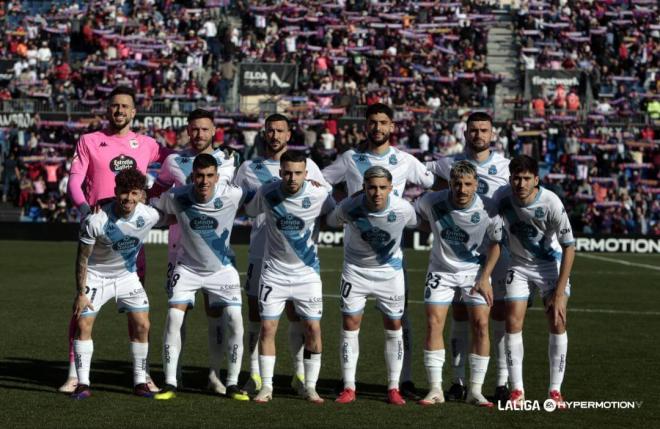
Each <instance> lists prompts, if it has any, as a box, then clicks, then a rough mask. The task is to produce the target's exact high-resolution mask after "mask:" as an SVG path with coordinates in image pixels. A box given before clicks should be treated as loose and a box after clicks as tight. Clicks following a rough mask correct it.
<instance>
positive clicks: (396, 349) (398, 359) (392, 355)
mask: <svg viewBox="0 0 660 429" xmlns="http://www.w3.org/2000/svg"><path fill="white" fill-rule="evenodd" d="M402 331H403V330H402V329H398V330H396V331H390V330H388V329H386V330H385V366H386V367H387V389H388V390H389V389H398V388H399V377H400V376H401V368H402V367H403V332H402Z"/></svg>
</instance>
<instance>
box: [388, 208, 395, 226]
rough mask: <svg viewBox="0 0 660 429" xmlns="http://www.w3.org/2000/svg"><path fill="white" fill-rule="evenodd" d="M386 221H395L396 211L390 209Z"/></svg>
mask: <svg viewBox="0 0 660 429" xmlns="http://www.w3.org/2000/svg"><path fill="white" fill-rule="evenodd" d="M387 221H388V222H389V223H393V222H396V213H394V212H393V211H391V212H390V213H389V214H388V215H387Z"/></svg>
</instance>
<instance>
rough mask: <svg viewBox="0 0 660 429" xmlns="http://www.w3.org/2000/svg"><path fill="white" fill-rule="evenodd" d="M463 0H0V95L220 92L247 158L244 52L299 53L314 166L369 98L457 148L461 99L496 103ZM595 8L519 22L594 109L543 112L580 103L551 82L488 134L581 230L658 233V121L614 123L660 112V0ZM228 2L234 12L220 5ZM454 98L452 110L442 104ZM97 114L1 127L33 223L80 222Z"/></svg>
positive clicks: (530, 59)
mask: <svg viewBox="0 0 660 429" xmlns="http://www.w3.org/2000/svg"><path fill="white" fill-rule="evenodd" d="M225 3H227V5H226V6H225ZM463 3H464V4H460V3H450V4H443V5H441V7H437V8H432V7H430V5H431V3H423V2H422V3H413V2H410V1H397V2H390V3H376V2H361V1H352V2H351V1H348V2H340V3H337V4H331V3H322V4H307V3H306V2H301V1H289V2H286V3H278V4H274V5H263V4H262V3H258V4H259V5H257V2H244V1H241V2H215V3H213V4H211V2H206V7H203V5H202V4H201V3H199V2H194V1H189V2H176V3H175V2H170V1H155V2H120V1H109V2H104V3H103V6H102V7H101V6H99V7H93V8H92V7H91V6H86V5H85V4H84V3H82V2H74V3H70V2H57V1H56V2H54V3H53V6H51V5H50V3H46V2H29V1H26V2H1V4H0V11H1V12H0V13H2V15H3V16H2V17H0V18H1V19H2V20H3V23H4V24H5V28H6V29H7V31H5V33H4V34H3V35H2V37H1V38H0V62H2V64H3V65H5V66H7V65H9V74H10V79H9V83H8V85H6V86H4V85H3V89H2V90H0V99H2V100H11V99H15V98H21V99H24V98H28V97H31V98H35V99H38V98H41V99H44V100H47V101H48V103H50V104H51V105H52V106H53V107H54V108H57V106H58V105H60V104H61V103H64V102H70V101H75V102H78V103H81V104H82V105H84V106H86V108H88V109H91V111H92V112H93V113H101V112H102V111H103V105H102V102H103V99H104V96H105V95H106V94H107V93H108V92H109V91H110V90H112V88H113V87H115V86H116V85H120V84H128V85H130V86H133V87H134V88H136V90H137V92H138V99H139V100H140V105H139V106H138V110H139V111H149V110H150V109H153V108H154V104H153V103H154V102H158V103H160V102H162V103H163V104H164V105H166V106H167V112H168V113H172V112H173V113H176V112H177V111H180V112H182V113H184V112H186V111H188V110H189V109H191V108H192V107H193V106H195V105H196V104H199V103H202V104H207V103H210V105H215V106H220V107H218V109H217V117H216V123H217V125H218V131H217V133H216V137H215V139H216V142H217V143H218V144H224V145H225V146H228V147H232V148H234V149H236V150H239V151H240V152H241V154H242V156H243V158H244V159H245V158H247V159H249V158H252V157H254V156H256V155H259V154H260V151H261V149H260V145H261V139H262V137H261V135H260V133H259V129H260V128H261V127H262V123H261V121H262V119H260V118H259V117H254V116H248V117H245V116H239V115H236V114H233V113H231V112H223V110H224V107H222V106H223V104H222V102H224V101H226V100H227V99H228V98H230V93H231V90H232V84H233V81H234V76H235V74H236V72H237V64H238V63H240V62H291V61H296V62H298V63H299V64H300V68H299V70H300V73H299V76H298V82H299V85H298V88H297V90H296V92H294V93H293V94H291V96H290V97H288V98H289V100H290V101H291V102H292V104H291V106H292V108H291V109H290V110H289V112H288V113H289V114H290V115H291V116H293V117H294V119H295V120H294V123H295V127H296V128H295V131H294V133H293V136H292V142H291V143H292V145H293V146H301V147H303V146H304V147H306V148H307V149H308V150H309V151H310V153H311V156H312V157H313V159H314V160H315V161H316V162H317V163H318V164H319V166H321V167H323V166H326V165H328V164H329V163H330V162H331V161H332V160H333V159H334V158H335V157H336V155H337V154H338V153H341V152H343V151H345V150H347V149H348V148H351V147H355V146H357V145H358V144H359V143H360V142H361V141H363V140H364V137H365V136H364V132H363V130H362V127H361V124H360V123H359V121H351V120H347V119H346V118H345V116H346V114H347V113H349V111H351V110H352V109H353V108H354V106H356V105H357V106H359V105H369V104H373V103H376V102H385V103H387V104H390V105H392V106H393V107H395V110H396V112H397V116H396V122H397V130H396V132H395V134H394V135H393V141H392V142H393V144H395V145H396V146H398V147H400V148H403V149H405V150H407V151H410V152H411V153H413V154H414V155H415V156H417V157H418V158H420V159H422V160H430V159H432V158H434V157H439V156H445V155H451V154H456V153H460V152H461V151H462V150H463V148H464V144H465V137H464V131H465V127H466V124H465V119H466V117H467V115H466V114H463V112H465V113H467V112H469V111H470V109H475V108H480V109H484V108H485V109H490V108H492V102H493V96H494V91H495V88H496V82H497V80H498V77H497V76H494V75H493V74H492V73H491V72H490V71H489V69H488V64H487V63H486V61H485V58H486V40H487V26H488V24H489V23H490V22H491V20H492V15H490V14H489V11H490V6H489V5H488V3H487V2H463ZM90 5H91V4H90ZM594 5H595V6H594V7H593V8H590V7H584V3H583V2H574V3H567V2H564V1H549V2H522V3H521V8H520V10H519V11H518V12H517V14H518V19H517V21H516V29H517V31H518V34H519V40H520V42H521V59H522V65H523V66H524V68H526V69H553V70H557V69H565V70H572V69H580V70H584V71H586V72H587V73H589V74H590V76H591V82H592V90H593V93H594V95H595V102H594V103H593V105H594V106H595V107H594V109H593V111H592V112H589V113H591V114H590V115H589V116H588V118H587V121H586V122H577V121H575V120H572V119H571V118H570V117H568V118H565V119H562V118H557V117H554V118H552V119H551V118H549V117H548V116H545V113H546V110H548V111H553V113H554V111H555V110H565V109H568V110H571V108H570V107H569V106H573V104H570V103H569V101H570V94H571V93H577V91H573V90H574V89H575V88H565V89H560V90H557V89H553V91H552V92H550V93H547V94H545V95H544V97H543V98H542V100H541V101H540V102H538V101H537V100H534V101H533V102H532V105H533V109H534V112H535V113H536V116H535V117H531V118H520V119H517V120H516V121H509V122H507V123H506V124H503V125H502V126H501V127H499V128H498V133H497V136H496V140H495V141H494V142H493V145H494V148H495V149H496V150H498V151H500V152H503V153H505V154H507V155H514V154H518V153H534V154H535V155H537V156H538V157H539V158H542V160H543V161H545V163H546V165H548V168H547V173H548V174H546V176H545V179H544V180H545V183H546V186H549V187H551V188H552V189H553V190H555V191H556V192H558V193H559V194H560V195H562V196H564V201H565V202H566V205H567V209H568V210H569V211H570V213H571V220H572V222H573V224H574V225H575V228H576V230H578V231H581V232H584V233H622V234H633V233H641V234H656V235H657V234H660V222H659V218H660V205H659V203H658V200H657V193H658V189H660V188H659V187H658V184H657V180H658V165H659V163H660V159H659V156H658V150H657V141H658V138H659V137H658V134H659V133H660V130H659V128H658V126H657V122H656V125H653V122H651V125H646V126H645V125H641V126H639V125H634V123H635V121H632V123H633V125H623V126H612V125H608V124H609V118H610V117H612V116H614V115H616V116H618V117H620V116H622V115H623V116H626V115H628V116H630V117H632V116H634V114H635V113H636V112H646V113H648V115H649V118H650V119H657V118H658V115H660V112H659V111H658V109H659V108H660V99H659V96H658V95H657V94H658V81H659V79H658V76H657V73H656V70H657V69H658V65H659V63H658V59H659V56H660V55H659V52H660V49H658V44H659V43H660V38H659V34H658V31H660V28H658V25H657V20H658V14H657V5H656V4H654V2H652V1H651V2H648V1H646V0H636V1H633V2H632V3H630V4H628V3H627V2H608V3H604V2H596V3H594ZM223 8H229V9H231V10H232V13H234V14H235V15H237V16H239V17H240V23H241V24H240V25H239V26H234V25H233V24H232V22H233V21H231V20H228V19H225V18H224V16H223V15H222V14H221V13H220V12H221V11H222V10H223ZM412 17H414V19H412ZM163 40H164V41H163ZM3 76H4V75H3ZM535 101H536V105H534V102H535ZM585 101H586V100H580V102H581V103H585ZM581 107H583V106H581ZM459 108H462V109H463V110H458V111H459V112H460V113H461V115H457V116H455V117H453V118H449V119H447V118H443V119H438V117H437V115H436V113H440V112H444V111H448V110H453V109H459ZM355 116H359V115H355ZM543 116H545V118H543ZM100 126H101V117H100V116H97V117H96V118H94V119H90V120H87V121H78V122H70V123H66V122H56V121H40V120H39V118H38V115H37V116H35V121H34V124H33V125H32V126H31V127H29V128H26V129H17V128H16V127H14V126H9V127H7V128H1V129H0V141H1V142H2V145H3V176H2V178H3V180H2V184H3V189H2V192H3V199H5V200H7V199H9V200H12V201H14V202H15V203H16V204H17V205H18V206H19V207H21V208H22V215H23V219H24V220H34V221H58V222H59V221H74V220H75V219H76V217H77V212H76V210H75V209H74V208H72V206H71V205H70V204H68V203H67V201H66V199H65V192H63V191H62V190H63V189H66V180H67V176H68V173H67V171H68V168H69V166H70V164H71V157H72V155H73V153H72V152H73V147H74V145H75V143H76V141H77V139H78V137H79V136H80V135H81V134H82V133H84V132H87V131H89V130H92V129H98V128H99V127H100ZM136 131H138V132H140V133H144V134H147V135H151V136H153V137H154V138H156V140H157V141H158V142H159V143H160V144H161V145H164V146H168V147H170V148H172V149H176V148H182V147H185V146H186V145H187V144H188V141H187V136H186V133H185V131H184V130H183V129H177V128H176V127H173V126H169V127H158V126H149V127H147V126H145V125H144V124H138V127H137V129H136ZM156 174H157V171H154V175H156ZM408 192H409V195H411V196H415V195H417V194H418V192H419V190H416V189H409V191H408Z"/></svg>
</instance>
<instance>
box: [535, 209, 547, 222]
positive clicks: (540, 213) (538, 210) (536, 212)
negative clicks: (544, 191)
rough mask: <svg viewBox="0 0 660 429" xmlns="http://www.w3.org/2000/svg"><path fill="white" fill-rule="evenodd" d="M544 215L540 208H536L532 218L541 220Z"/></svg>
mask: <svg viewBox="0 0 660 429" xmlns="http://www.w3.org/2000/svg"><path fill="white" fill-rule="evenodd" d="M544 215H545V212H544V211H543V209H542V208H541V207H537V208H536V210H534V217H535V218H537V219H541V218H543V216H544Z"/></svg>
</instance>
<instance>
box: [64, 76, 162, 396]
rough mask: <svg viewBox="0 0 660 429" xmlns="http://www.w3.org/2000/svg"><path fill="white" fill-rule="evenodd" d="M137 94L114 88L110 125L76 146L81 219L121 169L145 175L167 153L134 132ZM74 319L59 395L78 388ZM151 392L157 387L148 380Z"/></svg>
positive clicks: (73, 183)
mask: <svg viewBox="0 0 660 429" xmlns="http://www.w3.org/2000/svg"><path fill="white" fill-rule="evenodd" d="M136 113H137V110H136V108H135V92H134V91H133V90H132V89H131V88H128V87H117V88H115V89H114V90H113V91H112V92H111V93H110V95H109V96H108V98H107V113H106V118H107V119H108V126H107V127H106V128H105V129H103V130H100V131H95V132H92V133H88V134H83V135H82V136H81V137H80V140H79V141H78V144H77V145H76V151H75V154H74V155H73V161H72V163H71V172H70V175H69V183H68V195H69V198H70V199H71V200H72V201H73V203H74V205H75V206H76V207H78V209H79V210H80V214H81V220H82V219H84V218H85V216H87V215H88V214H89V212H90V207H93V206H94V205H96V204H98V203H102V202H103V200H107V199H111V198H113V197H114V189H113V188H114V179H115V176H116V175H117V174H118V173H119V172H120V171H122V170H126V169H129V168H136V169H138V170H140V171H141V172H143V173H146V171H147V167H148V166H149V164H151V163H152V162H161V161H162V160H163V159H164V158H165V157H166V156H167V154H168V150H167V149H165V148H164V147H161V146H160V145H159V144H158V143H157V142H156V141H155V140H154V139H152V138H151V137H148V136H144V135H141V134H137V133H135V132H133V131H131V123H132V121H133V119H134V118H135V115H136ZM145 265H146V261H145V257H144V252H141V253H140V255H139V257H138V276H139V277H140V279H141V281H142V284H144V277H145V271H146V268H145ZM74 330H75V320H74V319H73V318H72V319H71V323H70V325H69V351H70V353H69V377H68V379H67V381H66V382H65V383H64V384H63V385H62V386H61V387H60V388H59V390H60V392H69V393H70V392H72V391H73V390H74V389H75V387H76V383H77V381H76V371H75V366H74V362H73V349H72V345H73V332H74ZM148 381H149V384H150V386H151V389H152V390H154V391H157V390H158V388H157V387H156V386H155V385H154V384H153V382H152V381H151V379H150V378H149V377H148Z"/></svg>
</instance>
